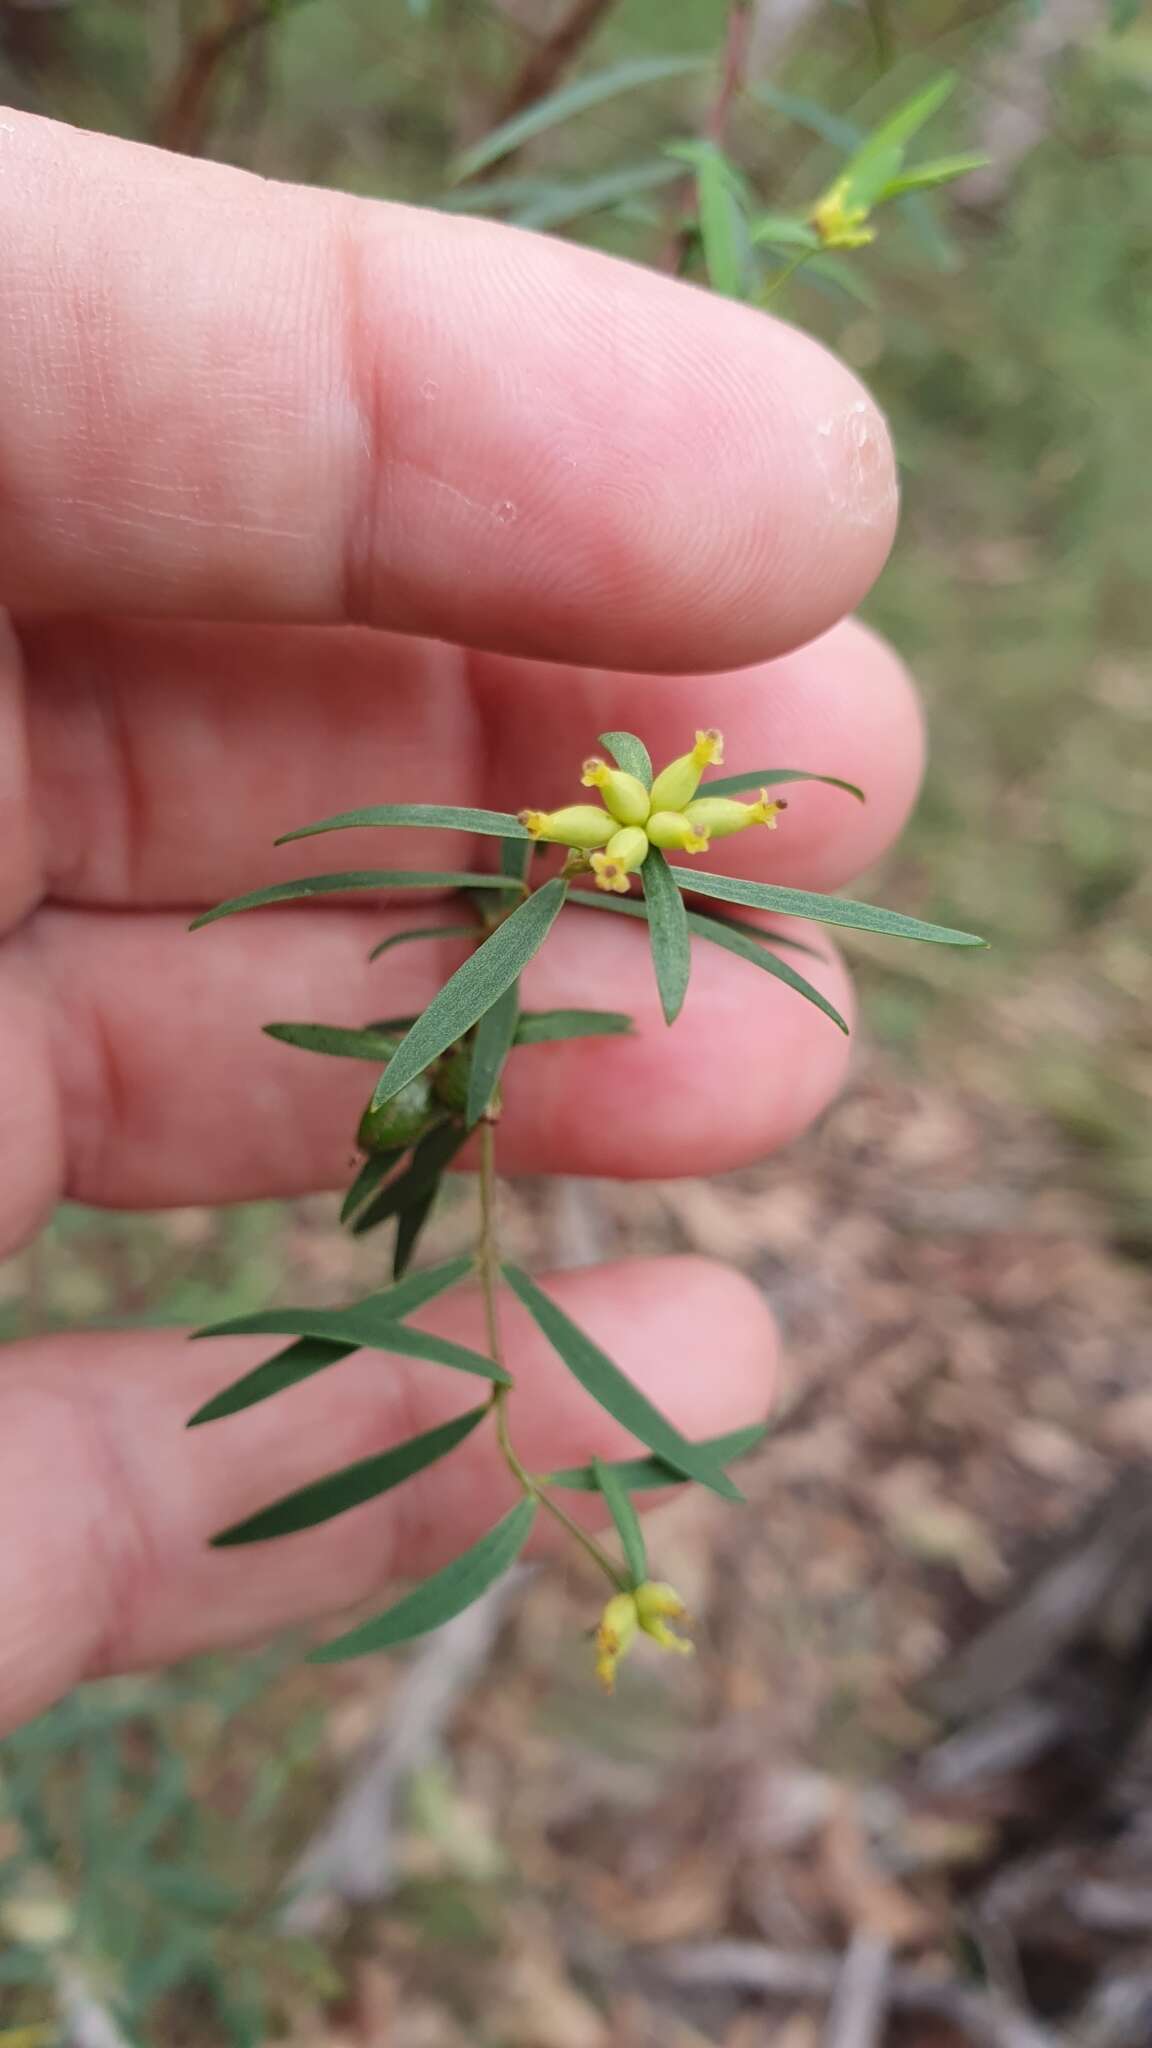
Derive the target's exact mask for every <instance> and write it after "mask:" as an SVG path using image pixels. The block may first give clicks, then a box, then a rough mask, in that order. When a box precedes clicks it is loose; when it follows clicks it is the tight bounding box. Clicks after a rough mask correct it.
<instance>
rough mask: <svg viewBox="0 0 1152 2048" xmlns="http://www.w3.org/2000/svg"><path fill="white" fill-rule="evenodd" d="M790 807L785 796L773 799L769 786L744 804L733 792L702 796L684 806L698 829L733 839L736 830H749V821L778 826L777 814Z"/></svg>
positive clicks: (771, 827) (685, 812)
mask: <svg viewBox="0 0 1152 2048" xmlns="http://www.w3.org/2000/svg"><path fill="white" fill-rule="evenodd" d="M787 808H788V806H787V804H786V803H785V802H784V800H783V798H777V799H775V800H773V799H772V798H771V797H770V796H769V795H768V791H767V790H766V789H762V790H761V791H760V795H759V797H758V799H757V801H756V802H755V803H754V804H742V803H740V802H739V800H738V799H737V798H736V797H733V796H701V797H697V799H696V801H695V803H690V804H687V805H686V806H685V809H684V816H685V817H686V818H687V820H688V823H689V824H690V825H691V826H692V829H693V831H695V832H704V833H706V834H707V835H708V837H709V838H711V839H730V838H731V837H732V834H733V833H734V832H746V831H747V829H748V827H749V825H767V826H768V829H769V831H774V830H775V827H776V819H777V815H778V814H779V812H781V811H786V810H787Z"/></svg>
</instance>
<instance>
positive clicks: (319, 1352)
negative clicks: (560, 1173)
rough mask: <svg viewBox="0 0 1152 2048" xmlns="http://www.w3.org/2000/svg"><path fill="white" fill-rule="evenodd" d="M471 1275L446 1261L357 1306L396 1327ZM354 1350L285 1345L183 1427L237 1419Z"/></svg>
mask: <svg viewBox="0 0 1152 2048" xmlns="http://www.w3.org/2000/svg"><path fill="white" fill-rule="evenodd" d="M471 1271H472V1261H471V1259H468V1258H461V1259H448V1260H446V1261H445V1263H444V1264H443V1265H442V1266H432V1267H430V1268H429V1270H428V1272H426V1273H414V1274H413V1276H412V1278H411V1279H410V1280H405V1281H403V1282H402V1283H401V1285H400V1286H399V1287H388V1288H385V1289H383V1290H382V1291H381V1292H380V1293H378V1294H372V1295H369V1296H368V1297H367V1299H366V1301H364V1302H361V1303H360V1307H361V1308H368V1307H375V1308H377V1309H378V1310H379V1311H380V1314H381V1319H382V1320H383V1319H384V1318H389V1319H392V1320H394V1321H396V1322H397V1323H398V1322H399V1318H400V1317H401V1316H407V1315H412V1314H414V1313H415V1311H416V1310H417V1309H418V1308H423V1307H424V1305H425V1303H426V1302H429V1301H435V1300H436V1298H437V1296H438V1295H441V1294H446V1293H447V1292H448V1289H449V1288H450V1287H455V1286H456V1284H457V1282H458V1281H460V1280H462V1279H463V1278H464V1276H465V1274H466V1273H470V1272H471ZM268 1313H270V1314H272V1315H275V1313H276V1311H275V1310H270V1311H268ZM240 1322H241V1323H242V1324H243V1325H244V1326H245V1328H244V1334H248V1335H258V1334H260V1332H259V1331H254V1330H253V1328H252V1322H253V1318H251V1317H244V1316H242V1317H241V1318H240ZM261 1327H262V1329H265V1330H266V1329H267V1327H268V1326H267V1324H263V1325H262V1326H261ZM274 1327H275V1331H276V1332H277V1333H280V1330H281V1325H280V1324H279V1323H277V1324H276V1325H275V1326H274ZM234 1329H235V1323H234V1322H233V1323H232V1324H227V1325H223V1326H213V1327H211V1328H208V1329H204V1330H197V1331H195V1332H194V1333H193V1334H194V1335H195V1336H197V1337H212V1336H217V1335H221V1334H223V1333H224V1331H225V1330H234ZM359 1349H360V1341H359V1339H350V1340H347V1341H343V1340H342V1341H335V1340H334V1339H333V1338H332V1337H330V1336H328V1335H326V1334H325V1335H319V1336H315V1337H305V1338H303V1339H301V1341H300V1342H299V1343H298V1344H289V1345H288V1346H287V1347H286V1349H285V1350H283V1351H281V1352H278V1353H277V1355H276V1356H275V1358H268V1359H265V1361H264V1363H263V1364H262V1365H258V1366H256V1367H255V1368H254V1370H253V1371H252V1372H248V1373H245V1374H244V1376H243V1378H242V1379H239V1380H236V1381H235V1382H234V1383H233V1385H232V1386H230V1387H226V1388H225V1390H224V1392H223V1393H220V1394H217V1395H216V1396H215V1397H214V1399H213V1400H211V1401H206V1402H205V1404H204V1406H203V1407H202V1408H200V1409H198V1410H197V1412H196V1414H195V1415H193V1416H192V1418H191V1420H190V1422H189V1424H188V1427H189V1428H190V1429H191V1428H193V1427H194V1426H195V1425H197V1424H199V1423H201V1422H215V1421H217V1420H218V1419H219V1418H220V1417H222V1416H225V1415H235V1414H238V1413H239V1411H240V1410H241V1409H242V1408H251V1407H253V1406H254V1405H255V1404H256V1402H257V1401H267V1400H269V1399H270V1398H271V1396H272V1395H273V1394H280V1393H283V1392H284V1390H285V1389H286V1388H288V1387H294V1386H298V1385H299V1383H300V1381H301V1380H306V1379H310V1378H311V1377H312V1374H313V1373H317V1372H323V1371H324V1370H325V1368H326V1367H327V1366H329V1365H335V1364H336V1363H337V1361H338V1360H339V1359H341V1358H347V1357H348V1355H349V1353H350V1352H352V1351H358V1350H359Z"/></svg>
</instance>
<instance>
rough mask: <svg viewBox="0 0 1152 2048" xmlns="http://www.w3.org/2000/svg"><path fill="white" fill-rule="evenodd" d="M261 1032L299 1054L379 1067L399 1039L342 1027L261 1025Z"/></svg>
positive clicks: (369, 1028)
mask: <svg viewBox="0 0 1152 2048" xmlns="http://www.w3.org/2000/svg"><path fill="white" fill-rule="evenodd" d="M261 1030H262V1031H263V1032H264V1034H265V1036H266V1037H268V1038H275V1039H277V1040H278V1041H279V1043H280V1044H281V1045H295V1046H297V1047H299V1049H300V1051H301V1052H326V1053H331V1054H332V1055H333V1057H334V1058H336V1059H345V1060H374V1061H375V1063H376V1065H377V1066H380V1065H381V1063H382V1062H383V1061H384V1060H390V1059H391V1057H392V1055H393V1053H394V1052H395V1050H396V1047H397V1045H398V1044H399V1040H398V1039H397V1038H395V1037H389V1035H388V1033H387V1032H386V1031H380V1030H374V1029H373V1028H372V1027H371V1026H368V1027H366V1028H365V1029H364V1030H352V1029H351V1028H350V1027H349V1026H347V1025H345V1024H264V1025H262V1026H261Z"/></svg>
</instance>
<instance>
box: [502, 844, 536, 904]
mask: <svg viewBox="0 0 1152 2048" xmlns="http://www.w3.org/2000/svg"><path fill="white" fill-rule="evenodd" d="M535 851H536V841H535V840H534V839H532V838H530V837H528V836H527V835H525V837H524V838H523V839H502V840H501V842H500V873H501V874H502V875H509V876H511V877H512V879H513V880H514V881H517V882H527V880H528V870H529V868H530V867H531V865H532V856H533V854H534V853H535ZM501 908H503V906H501Z"/></svg>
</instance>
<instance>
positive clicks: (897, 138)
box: [864, 71, 956, 148]
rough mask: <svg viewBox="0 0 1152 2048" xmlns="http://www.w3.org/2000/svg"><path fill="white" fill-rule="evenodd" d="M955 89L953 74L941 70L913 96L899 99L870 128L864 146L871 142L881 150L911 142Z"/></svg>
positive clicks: (952, 72) (954, 76)
mask: <svg viewBox="0 0 1152 2048" xmlns="http://www.w3.org/2000/svg"><path fill="white" fill-rule="evenodd" d="M955 90H956V73H955V72H954V71H942V72H941V73H940V76H939V77H938V78H934V79H933V80H932V82H931V84H930V85H926V86H924V87H922V88H921V90H920V91H919V92H916V93H913V94H912V96H911V98H910V99H906V100H902V101H901V102H900V105H899V106H898V107H897V108H896V109H895V111H894V112H893V113H891V114H889V116H888V119H887V120H886V121H881V123H880V125H879V127H877V128H873V130H872V132H871V134H870V135H869V137H868V140H867V142H866V143H865V145H864V147H865V148H868V147H869V146H870V145H871V144H873V143H875V144H876V145H877V146H878V147H885V146H886V145H887V144H889V143H892V142H911V140H912V137H913V136H914V135H917V134H919V132H920V130H921V128H923V127H924V126H925V125H926V124H927V123H928V122H929V121H930V120H931V119H932V116H933V114H936V113H939V111H940V108H941V107H942V106H943V105H944V103H945V101H946V100H949V99H951V97H952V94H953V93H954V92H955Z"/></svg>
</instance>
